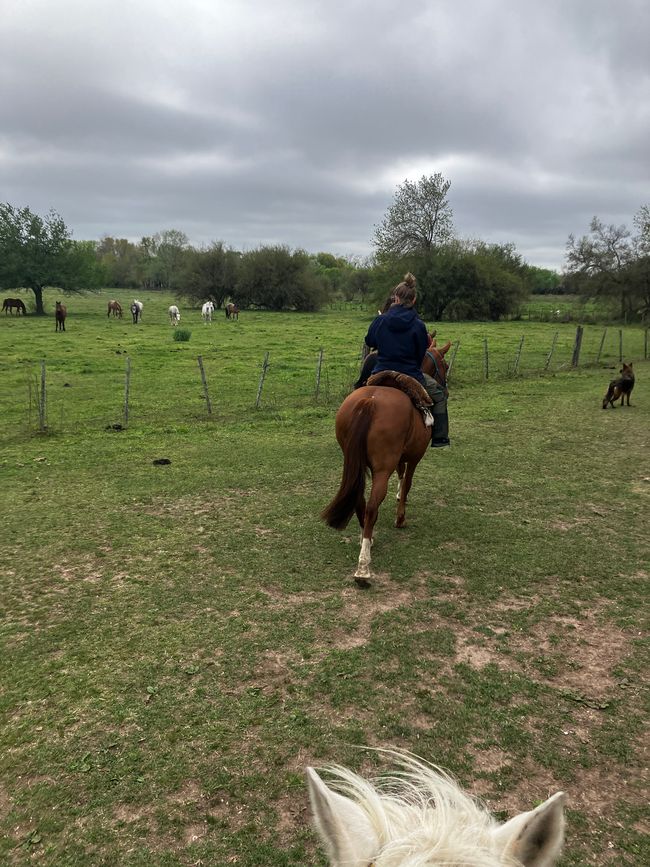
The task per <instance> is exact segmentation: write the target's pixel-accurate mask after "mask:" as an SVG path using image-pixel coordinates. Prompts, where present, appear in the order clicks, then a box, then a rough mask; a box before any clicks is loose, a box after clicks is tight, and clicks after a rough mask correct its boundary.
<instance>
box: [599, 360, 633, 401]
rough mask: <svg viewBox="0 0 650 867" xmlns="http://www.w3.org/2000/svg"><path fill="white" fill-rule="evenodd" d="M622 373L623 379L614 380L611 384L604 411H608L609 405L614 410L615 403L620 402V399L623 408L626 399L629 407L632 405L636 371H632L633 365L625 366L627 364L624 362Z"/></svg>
mask: <svg viewBox="0 0 650 867" xmlns="http://www.w3.org/2000/svg"><path fill="white" fill-rule="evenodd" d="M620 372H621V374H622V376H621V378H620V379H613V380H612V381H611V382H610V384H609V388H608V389H607V394H606V395H605V397H604V398H603V409H607V404H610V406H611V407H612V409H613V408H614V401H615V400H618V399H619V397H620V399H621V406H623V404H624V403H625V398H626V397H627V405H628V406H629V405H630V395H631V394H632V389H633V388H634V371H633V370H632V364H631V363H630V364H625V362H623V367H622V368H621V370H620Z"/></svg>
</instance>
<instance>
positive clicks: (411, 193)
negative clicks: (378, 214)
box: [374, 172, 453, 259]
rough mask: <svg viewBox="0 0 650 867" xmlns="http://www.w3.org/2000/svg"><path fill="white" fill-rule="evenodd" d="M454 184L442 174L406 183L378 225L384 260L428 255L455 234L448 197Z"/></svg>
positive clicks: (378, 245)
mask: <svg viewBox="0 0 650 867" xmlns="http://www.w3.org/2000/svg"><path fill="white" fill-rule="evenodd" d="M450 187H451V181H449V180H447V179H446V178H444V177H443V176H442V175H441V174H440V172H438V173H436V174H435V175H429V176H426V175H423V176H422V177H421V178H420V180H419V181H417V182H414V181H409V180H405V181H404V183H403V184H401V185H400V186H399V187H398V188H397V191H396V192H395V197H394V199H393V203H392V205H391V206H390V207H389V209H388V211H387V212H386V215H385V217H384V219H383V220H382V222H381V223H380V224H379V225H378V226H375V237H374V244H375V246H376V248H377V254H378V256H379V257H380V258H383V259H385V258H391V257H395V256H404V255H409V254H412V253H427V252H428V251H429V250H431V249H433V248H434V247H438V246H440V245H442V244H445V243H446V242H447V241H449V239H450V238H451V237H452V235H453V222H452V216H453V214H452V210H451V205H450V204H449V200H448V198H447V194H448V192H449V188H450Z"/></svg>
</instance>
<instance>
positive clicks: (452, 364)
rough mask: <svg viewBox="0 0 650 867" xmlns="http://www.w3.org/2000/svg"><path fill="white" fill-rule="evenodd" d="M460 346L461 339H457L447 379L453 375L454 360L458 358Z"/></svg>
mask: <svg viewBox="0 0 650 867" xmlns="http://www.w3.org/2000/svg"><path fill="white" fill-rule="evenodd" d="M459 346H460V340H457V341H456V343H455V344H454V348H453V350H452V353H451V358H450V359H449V367H448V368H447V379H449V377H450V376H451V369H452V367H453V366H454V361H455V360H456V353H457V352H458V347H459Z"/></svg>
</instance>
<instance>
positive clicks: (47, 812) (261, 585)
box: [0, 293, 650, 867]
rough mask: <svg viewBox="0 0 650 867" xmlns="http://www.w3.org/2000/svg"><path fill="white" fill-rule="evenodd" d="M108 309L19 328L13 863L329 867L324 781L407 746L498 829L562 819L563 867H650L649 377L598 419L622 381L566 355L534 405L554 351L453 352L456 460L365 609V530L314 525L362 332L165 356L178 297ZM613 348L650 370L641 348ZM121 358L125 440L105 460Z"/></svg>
mask: <svg viewBox="0 0 650 867" xmlns="http://www.w3.org/2000/svg"><path fill="white" fill-rule="evenodd" d="M118 297H119V296H118ZM139 297H142V296H139ZM106 298H107V296H99V297H98V296H87V297H84V298H79V299H77V298H74V299H72V298H71V299H69V304H68V309H69V317H68V322H67V323H66V325H67V329H68V330H67V331H66V333H65V334H55V332H54V327H53V322H52V320H51V318H50V319H47V320H38V319H34V318H30V317H28V318H27V319H25V320H24V321H23V320H20V321H19V320H16V319H15V318H14V320H13V321H11V320H10V319H9V318H8V319H7V321H5V320H4V319H2V320H1V321H0V346H1V347H2V373H3V376H2V385H1V386H0V392H1V394H0V396H1V397H2V399H3V406H5V407H7V410H6V412H5V413H4V417H3V421H2V423H1V427H0V432H1V433H2V437H3V449H2V453H1V455H0V473H1V474H2V490H3V499H2V526H3V558H2V565H1V566H0V577H1V580H2V590H3V593H2V603H1V604H2V612H1V613H2V619H1V624H2V625H1V626H0V630H1V631H0V635H1V636H2V642H3V648H4V653H3V656H2V684H3V690H2V693H1V695H0V712H1V713H2V718H3V725H2V736H1V737H2V741H1V743H2V750H1V751H0V756H1V757H0V803H1V804H2V808H3V809H2V811H1V812H0V862H2V863H8V864H24V863H32V862H33V863H38V864H44V865H57V867H58V865H62V864H63V865H87V864H111V865H113V864H120V865H190V864H196V863H199V862H202V863H204V864H206V865H207V864H214V865H222V864H224V865H225V864H228V863H237V864H240V865H304V864H324V863H325V862H324V859H323V856H322V854H320V853H319V850H318V847H317V845H316V841H315V837H314V835H313V834H312V832H311V830H310V827H309V814H308V806H307V799H306V792H305V787H304V783H303V779H302V772H303V768H304V766H305V765H306V764H308V763H316V764H318V763H319V762H324V761H339V762H343V763H346V764H349V765H350V766H352V767H354V768H357V769H361V770H363V771H372V770H373V769H374V768H376V767H378V766H380V765H382V761H381V759H380V758H378V757H377V756H373V755H372V754H367V753H365V752H360V751H359V750H358V749H357V747H358V746H363V745H372V746H389V745H393V746H398V747H404V748H407V749H410V750H413V751H414V752H416V753H418V754H420V755H422V756H424V757H425V758H427V759H431V760H434V761H436V762H438V763H439V764H441V765H443V766H445V767H447V768H449V769H450V770H451V771H452V772H454V773H455V774H457V775H458V777H459V779H460V780H461V782H462V783H463V785H465V786H467V787H468V788H470V789H471V790H472V791H474V792H476V793H479V794H481V795H482V796H483V797H484V798H485V799H486V800H487V801H488V803H489V805H490V807H491V808H492V809H493V810H494V811H495V812H497V813H499V814H503V815H505V814H508V815H511V814H512V812H513V811H515V810H516V809H527V808H529V807H530V806H532V805H533V804H534V803H536V802H538V801H539V800H541V799H543V798H544V797H546V796H547V795H548V794H549V793H550V792H552V791H554V790H556V789H559V788H562V789H564V790H565V791H567V792H568V795H569V806H570V812H569V817H568V818H569V827H568V841H567V850H566V855H565V857H564V860H563V864H565V865H578V864H611V863H616V864H622V865H632V864H638V865H641V864H644V863H647V861H648V853H647V849H644V846H647V842H646V841H647V838H645V837H644V836H643V833H642V832H643V828H644V826H643V813H642V810H643V807H644V805H645V803H646V794H647V793H646V792H644V789H643V785H642V780H643V776H642V775H643V769H644V768H645V762H644V758H643V751H642V746H643V742H642V733H643V725H644V722H647V692H646V690H645V687H644V683H643V672H644V660H645V659H646V656H644V644H643V639H644V636H645V634H646V633H645V632H644V629H645V624H646V619H645V618H646V615H647V609H646V608H644V606H645V604H646V598H647V595H646V593H645V589H644V588H645V587H647V577H648V574H647V562H648V559H649V558H648V554H649V551H648V548H649V544H648V543H649V533H648V526H647V512H648V494H649V492H650V482H649V481H648V479H649V478H650V466H649V461H648V454H649V451H648V431H649V430H650V424H649V422H650V409H649V407H650V385H649V384H648V383H650V364H648V363H647V362H646V363H644V362H640V363H639V362H638V361H637V363H635V368H636V372H637V380H638V381H637V386H636V388H635V391H634V392H633V396H632V404H633V406H632V407H631V408H630V409H627V408H625V409H619V408H617V409H616V410H608V411H607V412H603V410H602V409H601V408H600V399H601V398H602V394H603V393H604V390H605V387H606V383H607V380H608V379H609V378H610V376H611V370H608V369H605V370H603V369H601V368H598V367H594V366H586V367H582V368H580V369H579V370H578V371H570V370H568V369H567V364H568V360H569V359H570V349H571V345H572V343H571V341H572V337H573V334H574V333H575V332H574V327H572V326H566V327H565V326H557V330H559V331H560V332H561V334H562V340H561V341H560V340H559V341H558V356H557V363H556V365H554V366H553V371H552V373H549V374H547V375H540V374H539V373H536V372H534V371H535V368H536V367H539V366H540V365H539V364H537V361H538V359H540V358H541V359H543V358H544V357H545V351H547V347H548V346H549V344H550V339H551V338H552V334H553V331H554V330H556V329H555V326H554V325H553V326H551V325H550V324H549V325H544V324H543V323H540V324H537V325H535V324H534V323H516V322H515V323H506V324H503V325H485V324H479V323H470V324H465V323H462V324H458V325H454V326H453V328H452V326H448V325H447V324H444V325H443V326H440V327H439V329H438V330H439V337H442V338H443V339H445V338H446V337H447V336H449V337H450V338H451V339H460V340H461V348H460V350H459V352H458V355H457V358H456V362H455V368H454V374H455V376H454V378H453V381H452V398H451V401H450V417H451V426H452V440H453V448H452V449H450V450H448V451H446V452H444V453H439V452H431V453H430V454H428V455H427V456H426V457H425V459H424V461H423V463H422V465H421V467H419V468H418V471H417V473H416V476H415V482H414V487H413V491H412V495H411V498H410V502H409V507H408V509H407V527H406V528H405V529H404V530H402V531H397V530H395V529H394V528H393V526H392V518H393V508H394V506H393V503H394V499H393V496H392V494H391V496H390V497H389V498H388V499H387V501H386V503H385V504H384V506H383V508H382V511H381V514H380V518H379V523H378V529H377V541H376V544H375V546H374V548H373V567H374V568H375V569H376V571H377V575H376V578H375V581H374V586H373V588H372V589H371V590H370V591H368V592H367V593H361V592H359V591H358V590H357V589H356V588H355V586H354V585H353V583H352V580H351V575H352V572H353V569H354V566H355V564H356V559H357V556H358V531H357V530H356V529H355V527H354V526H353V525H352V524H351V525H350V526H349V528H348V529H347V530H346V531H344V532H343V533H335V532H333V531H332V530H329V529H328V528H327V527H325V526H324V525H323V524H322V523H321V522H320V521H319V519H318V514H319V511H320V509H321V508H322V507H323V506H324V505H325V504H326V502H327V501H328V499H329V498H331V496H332V495H333V494H334V492H335V490H336V487H337V485H338V481H339V474H340V456H339V451H338V447H337V445H336V443H335V440H334V437H333V416H334V412H335V409H336V405H337V403H338V401H339V400H340V398H341V397H342V395H343V394H344V393H345V389H346V387H347V385H348V383H349V381H350V379H351V378H352V377H353V375H354V373H355V371H356V367H357V359H358V354H359V350H360V345H361V340H362V338H363V335H364V334H365V328H366V326H367V322H368V316H367V314H366V315H364V314H363V313H361V312H347V313H346V312H344V311H336V310H333V311H327V312H325V313H323V314H316V315H313V316H307V315H304V316H303V315H296V316H291V315H282V314H264V313H249V312H246V311H244V312H242V314H241V319H240V321H239V322H232V323H231V322H226V321H225V317H223V319H221V318H220V317H219V316H217V317H216V319H215V322H214V323H213V324H212V326H211V327H209V326H205V327H204V326H203V323H201V322H200V314H199V311H191V310H188V309H186V308H184V307H183V308H181V309H182V313H183V320H184V322H187V323H188V324H190V323H191V325H192V330H193V334H192V341H191V343H190V344H187V345H177V344H175V343H174V341H173V338H172V333H173V329H172V328H171V327H170V326H169V325H168V323H167V322H166V310H167V307H168V306H169V303H171V301H172V300H173V299H172V298H171V297H169V296H161V295H155V294H153V293H152V294H151V295H145V296H144V297H142V300H143V302H144V305H145V306H144V321H143V323H142V325H140V326H133V325H132V324H131V323H130V322H127V321H126V320H124V321H123V322H121V323H120V322H119V321H118V322H114V321H112V320H111V321H110V322H109V321H107V320H106V318H105V300H106ZM121 300H123V301H126V300H128V299H127V298H126V296H124V297H123V298H122V299H121ZM192 317H195V318H196V322H194V320H193V318H192ZM524 325H525V326H526V329H525V330H524ZM443 332H444V333H443ZM522 333H525V335H526V341H525V346H528V347H529V351H530V356H527V359H529V362H527V364H526V366H525V367H524V370H525V372H526V376H525V377H518V378H515V377H513V376H512V375H511V373H509V372H508V364H509V362H510V360H511V359H512V357H513V353H514V351H515V350H516V348H517V346H518V344H519V339H520V336H521V334H522ZM589 333H590V331H589V329H588V328H587V329H586V337H585V343H587V345H589V346H591V345H592V344H588V342H587V337H588V336H589ZM600 334H602V331H601V330H595V331H594V342H595V344H596V348H597V342H598V340H599V335H600ZM483 337H487V338H488V341H489V346H490V347H494V355H495V364H494V378H492V376H491V378H490V379H489V380H488V382H487V383H483V382H482V381H481V370H480V358H481V352H482V340H483ZM617 339H618V338H617V335H616V340H615V341H614V342H613V345H611V346H610V347H609V354H608V356H607V358H606V359H605V363H606V365H607V366H613V365H614V364H615V361H616V360H617V359H616V353H617V350H618V343H617ZM624 339H625V341H626V342H627V343H628V345H629V346H630V347H631V351H632V352H633V355H634V357H635V359H639V358H642V357H643V335H642V332H641V331H636V330H634V329H628V330H626V331H625V333H624ZM320 346H323V347H324V348H325V367H324V375H323V381H322V390H321V394H320V396H319V398H318V400H316V398H315V395H314V386H315V374H316V360H317V352H318V348H319V347H320ZM584 346H585V344H583V347H584ZM266 351H269V353H270V362H271V367H270V369H269V371H268V374H267V379H266V382H265V386H264V392H263V400H262V406H261V409H260V410H255V408H254V405H255V398H256V394H257V387H258V381H259V374H260V367H261V363H262V360H263V357H264V353H265V352H266ZM590 351H591V350H590ZM118 352H119V354H118ZM199 354H201V355H202V356H203V359H204V363H205V367H206V372H207V376H208V382H209V386H210V392H211V397H212V401H213V404H214V414H213V417H212V418H208V416H207V413H206V409H205V404H204V401H203V397H202V388H201V380H200V375H199V370H198V365H197V363H196V356H197V355H199ZM127 356H128V357H129V358H130V359H131V364H132V382H131V387H132V406H131V416H130V423H129V427H128V429H127V430H114V429H108V430H107V429H106V426H107V425H109V424H112V423H117V422H121V421H123V418H122V400H123V391H124V369H125V360H126V357H127ZM626 357H630V356H627V354H626ZM41 358H45V359H46V364H47V375H48V389H49V413H48V421H49V429H48V433H47V434H45V435H40V434H38V433H36V431H37V428H38V424H37V417H36V415H35V409H34V404H33V402H32V409H31V418H30V416H29V403H28V394H29V389H28V386H29V383H30V382H32V387H33V388H34V387H35V384H34V381H35V380H36V379H37V378H38V373H39V361H40V359H41ZM477 364H478V365H479V366H478V369H477V367H476V365H477ZM542 366H543V365H542ZM66 382H67V383H68V385H67V386H65V383H66ZM32 401H33V397H32ZM160 457H167V458H169V459H170V460H171V464H170V465H168V466H154V465H153V463H152V461H153V460H154V459H156V458H160Z"/></svg>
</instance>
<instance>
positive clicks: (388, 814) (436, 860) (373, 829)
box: [307, 750, 565, 867]
mask: <svg viewBox="0 0 650 867" xmlns="http://www.w3.org/2000/svg"><path fill="white" fill-rule="evenodd" d="M380 752H382V753H385V754H388V755H389V756H390V757H391V758H392V759H393V760H394V761H396V762H397V766H398V769H399V770H398V771H397V772H396V773H393V774H392V775H391V776H388V777H385V778H382V779H379V780H365V779H363V778H362V777H360V776H358V775H357V774H355V773H354V772H353V771H350V770H348V769H346V768H343V767H341V766H340V765H330V766H329V767H327V768H325V769H324V770H325V772H326V773H327V774H328V776H329V777H330V779H331V780H332V783H331V784H329V783H324V782H323V781H322V780H321V779H320V777H319V776H318V774H317V773H316V772H315V771H314V770H313V769H311V768H309V769H308V770H307V779H308V784H309V794H310V799H311V804H312V810H313V814H314V821H315V824H316V828H317V830H318V832H319V834H320V836H321V839H322V842H323V843H324V844H325V846H326V848H327V849H328V852H329V855H330V862H331V863H332V864H333V865H335V867H346V865H347V867H433V865H434V864H437V865H439V867H523V865H527V867H551V865H553V864H555V863H556V862H557V860H558V859H559V857H560V853H561V850H562V843H563V838H564V802H565V796H564V793H562V792H557V793H556V794H555V795H553V796H552V797H550V798H548V799H547V800H546V801H544V802H543V803H541V804H539V806H537V807H535V808H534V809H533V810H531V811H529V812H525V813H519V814H517V815H516V816H514V817H513V818H512V819H510V820H509V821H508V822H506V823H505V824H499V823H498V822H497V820H496V819H494V818H493V817H492V816H491V815H490V813H489V811H488V810H487V808H486V807H485V806H484V805H483V804H482V803H481V802H480V801H478V800H477V799H476V798H474V797H472V796H470V795H468V794H467V793H465V792H463V791H462V789H461V788H460V786H459V785H458V783H457V782H456V781H455V780H454V779H453V778H452V777H450V776H449V775H448V774H446V773H445V772H444V771H442V770H441V769H440V768H437V767H435V766H434V765H428V764H426V763H424V762H423V761H421V760H420V759H418V758H417V757H416V756H413V755H412V754H411V753H402V752H399V751H397V750H380ZM330 785H331V787H330Z"/></svg>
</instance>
